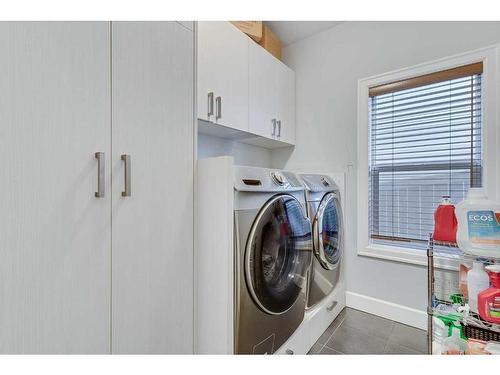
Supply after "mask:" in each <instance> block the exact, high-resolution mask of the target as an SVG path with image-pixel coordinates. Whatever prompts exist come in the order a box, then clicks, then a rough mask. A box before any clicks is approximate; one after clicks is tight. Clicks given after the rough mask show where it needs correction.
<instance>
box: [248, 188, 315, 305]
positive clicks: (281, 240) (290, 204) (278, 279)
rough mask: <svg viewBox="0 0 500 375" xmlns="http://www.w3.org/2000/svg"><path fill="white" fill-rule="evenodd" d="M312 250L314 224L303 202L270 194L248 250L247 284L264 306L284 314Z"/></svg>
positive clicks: (294, 297)
mask: <svg viewBox="0 0 500 375" xmlns="http://www.w3.org/2000/svg"><path fill="white" fill-rule="evenodd" d="M311 253H312V238H311V225H310V222H309V219H307V218H306V217H304V214H303V208H302V206H301V204H300V203H299V202H298V201H297V199H295V198H294V197H293V196H290V195H277V196H275V197H273V198H271V199H270V200H269V201H268V202H267V203H266V204H265V205H264V207H263V208H262V209H261V210H260V212H259V213H258V215H257V218H256V220H255V222H254V223H253V225H252V229H251V230H250V235H249V237H248V241H247V247H246V253H245V276H246V280H247V285H248V288H249V291H250V294H251V295H252V297H253V299H254V301H255V302H256V303H257V305H258V306H259V307H260V308H261V309H262V310H264V311H265V312H267V313H269V314H282V313H284V312H286V311H287V310H288V309H290V308H291V307H292V306H293V304H294V303H295V301H296V300H297V298H299V296H300V293H301V292H302V289H303V288H304V287H305V284H306V273H307V270H308V268H309V265H310V263H311Z"/></svg>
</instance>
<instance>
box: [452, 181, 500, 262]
mask: <svg viewBox="0 0 500 375" xmlns="http://www.w3.org/2000/svg"><path fill="white" fill-rule="evenodd" d="M455 214H456V215H457V221H458V228H457V243H458V246H459V247H460V249H461V250H462V251H463V252H464V253H468V254H472V255H477V256H485V257H500V203H498V202H494V201H491V200H488V199H487V197H486V194H485V192H484V189H483V188H470V189H469V192H468V193H467V198H466V199H465V200H463V201H462V202H460V203H459V204H457V207H456V209H455Z"/></svg>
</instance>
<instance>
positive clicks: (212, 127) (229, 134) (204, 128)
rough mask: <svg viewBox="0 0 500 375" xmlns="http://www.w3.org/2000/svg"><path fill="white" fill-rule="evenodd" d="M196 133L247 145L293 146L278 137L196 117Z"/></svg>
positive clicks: (265, 146) (272, 147)
mask: <svg viewBox="0 0 500 375" xmlns="http://www.w3.org/2000/svg"><path fill="white" fill-rule="evenodd" d="M198 133H200V134H206V135H210V136H214V137H219V138H225V139H228V140H231V141H236V142H240V143H246V144H249V145H254V146H259V147H264V148H267V149H271V150H272V149H277V148H283V147H294V146H295V145H294V144H291V143H287V142H283V141H280V140H278V139H272V138H266V137H262V136H259V135H257V134H253V133H249V132H246V131H242V130H237V129H233V128H230V127H228V126H224V125H220V124H216V123H213V122H208V121H205V120H201V119H198Z"/></svg>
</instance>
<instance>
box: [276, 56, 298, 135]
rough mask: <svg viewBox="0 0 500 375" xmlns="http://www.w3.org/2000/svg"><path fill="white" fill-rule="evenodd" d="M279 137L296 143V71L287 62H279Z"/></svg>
mask: <svg viewBox="0 0 500 375" xmlns="http://www.w3.org/2000/svg"><path fill="white" fill-rule="evenodd" d="M276 76H277V78H278V93H277V98H278V110H277V112H278V115H277V116H278V121H280V122H279V123H278V125H279V126H278V128H279V129H278V139H279V140H281V141H283V142H287V143H290V144H295V72H294V71H293V70H291V69H290V68H289V67H287V66H286V65H285V64H282V63H279V64H277V74H276Z"/></svg>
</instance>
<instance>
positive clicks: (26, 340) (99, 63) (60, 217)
mask: <svg viewBox="0 0 500 375" xmlns="http://www.w3.org/2000/svg"><path fill="white" fill-rule="evenodd" d="M193 53H194V51H193V31H192V30H189V28H186V27H185V26H184V25H181V24H179V23H176V22H154V23H149V22H143V23H130V22H123V23H112V24H111V23H109V22H1V23H0V68H1V71H2V78H1V79H0V160H1V161H2V168H0V182H1V184H0V193H1V194H0V352H1V353H179V352H182V353H191V352H192V350H193V328H192V327H193V285H192V283H193V259H192V257H193V249H192V247H193V244H192V238H193V235H192V231H193V212H192V211H193V183H192V179H193ZM96 153H101V154H100V155H101V159H100V162H99V161H98V159H97V158H96ZM122 154H126V155H129V156H130V159H129V160H130V164H129V165H128V166H129V167H130V169H129V173H128V175H127V177H128V178H129V180H128V181H129V182H130V185H129V186H130V190H129V191H130V195H129V196H122V194H121V193H122V191H123V190H124V183H125V178H124V164H125V162H124V161H123V160H122V159H121V155H122ZM98 176H99V177H98ZM97 191H98V192H99V194H97V196H96V192H97ZM179 286H182V287H179Z"/></svg>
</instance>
